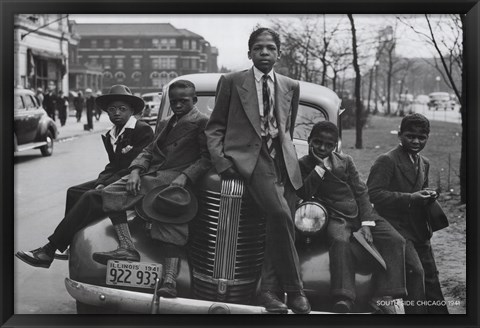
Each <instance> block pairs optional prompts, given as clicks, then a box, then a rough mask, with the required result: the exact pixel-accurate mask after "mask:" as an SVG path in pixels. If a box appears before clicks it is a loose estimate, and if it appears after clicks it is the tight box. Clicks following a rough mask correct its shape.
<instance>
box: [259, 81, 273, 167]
mask: <svg viewBox="0 0 480 328" xmlns="http://www.w3.org/2000/svg"><path fill="white" fill-rule="evenodd" d="M262 95H263V123H264V124H265V141H266V143H267V148H268V153H269V154H270V156H271V157H272V158H275V154H276V151H275V147H274V144H273V140H272V136H271V135H270V126H272V127H274V123H275V122H274V121H275V119H274V117H273V110H272V108H273V97H272V93H271V92H270V88H269V86H268V75H266V74H265V75H264V76H263V77H262Z"/></svg>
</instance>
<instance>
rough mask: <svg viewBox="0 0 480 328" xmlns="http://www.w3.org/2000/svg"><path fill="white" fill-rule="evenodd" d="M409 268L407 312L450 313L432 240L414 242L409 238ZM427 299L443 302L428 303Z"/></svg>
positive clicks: (405, 305)
mask: <svg viewBox="0 0 480 328" xmlns="http://www.w3.org/2000/svg"><path fill="white" fill-rule="evenodd" d="M405 262H406V268H407V291H408V297H407V298H405V300H406V302H404V308H405V313H406V314H412V313H413V314H425V313H428V314H448V309H447V306H446V305H445V304H444V302H443V301H444V298H443V293H442V289H441V287H440V282H439V279H438V270H437V265H436V264H435V258H434V256H433V251H432V246H431V245H430V240H427V241H424V242H414V241H412V240H410V239H407V243H406V246H405ZM427 301H430V302H435V301H436V302H437V303H441V304H440V305H428V303H427Z"/></svg>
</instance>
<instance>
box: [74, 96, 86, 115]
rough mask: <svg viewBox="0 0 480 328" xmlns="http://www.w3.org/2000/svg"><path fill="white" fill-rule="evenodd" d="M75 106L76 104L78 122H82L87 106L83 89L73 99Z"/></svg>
mask: <svg viewBox="0 0 480 328" xmlns="http://www.w3.org/2000/svg"><path fill="white" fill-rule="evenodd" d="M73 106H75V111H76V113H75V117H76V118H77V122H80V120H81V119H82V112H83V107H85V98H84V97H83V93H82V91H78V94H77V96H76V97H75V99H74V100H73Z"/></svg>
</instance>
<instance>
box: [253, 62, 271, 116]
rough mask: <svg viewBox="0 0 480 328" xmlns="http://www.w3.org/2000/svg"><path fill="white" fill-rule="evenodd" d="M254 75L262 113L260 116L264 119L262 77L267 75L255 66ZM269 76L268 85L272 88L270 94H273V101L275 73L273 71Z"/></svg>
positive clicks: (259, 108) (259, 107)
mask: <svg viewBox="0 0 480 328" xmlns="http://www.w3.org/2000/svg"><path fill="white" fill-rule="evenodd" d="M253 75H254V78H255V86H256V87H257V99H258V110H259V112H260V116H261V117H263V91H262V82H263V81H262V77H263V76H264V75H265V73H263V72H262V71H261V70H259V69H258V68H256V67H255V66H253ZM267 75H268V76H269V77H270V78H269V79H268V82H267V83H268V86H269V87H270V92H271V93H272V96H273V99H275V83H274V81H275V72H274V71H273V69H272V70H270V72H268V74H267Z"/></svg>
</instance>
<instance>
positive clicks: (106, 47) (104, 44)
mask: <svg viewBox="0 0 480 328" xmlns="http://www.w3.org/2000/svg"><path fill="white" fill-rule="evenodd" d="M103 47H104V48H105V49H108V48H110V40H109V39H105V40H103Z"/></svg>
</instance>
